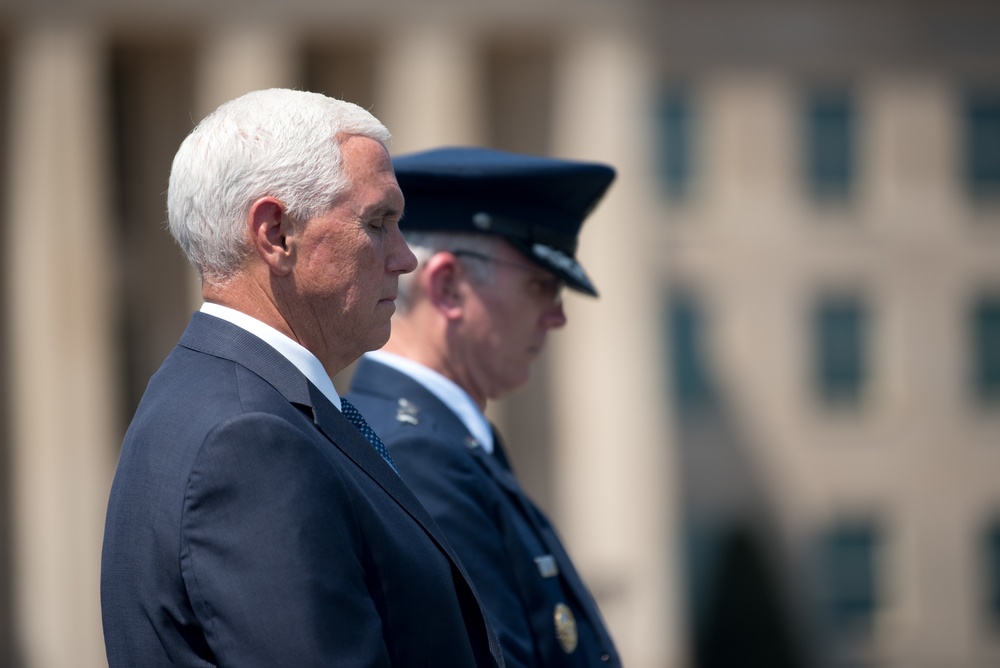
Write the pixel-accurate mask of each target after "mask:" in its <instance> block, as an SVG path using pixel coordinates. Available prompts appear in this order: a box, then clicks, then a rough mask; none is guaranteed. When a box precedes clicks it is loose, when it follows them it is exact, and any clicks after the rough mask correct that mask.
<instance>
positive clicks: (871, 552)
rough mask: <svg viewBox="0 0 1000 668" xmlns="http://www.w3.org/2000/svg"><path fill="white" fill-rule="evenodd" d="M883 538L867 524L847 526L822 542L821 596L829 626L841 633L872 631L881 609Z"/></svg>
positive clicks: (827, 535)
mask: <svg viewBox="0 0 1000 668" xmlns="http://www.w3.org/2000/svg"><path fill="white" fill-rule="evenodd" d="M878 550H879V537H878V535H877V533H876V530H875V527H873V526H872V525H871V524H870V523H867V522H854V523H844V524H840V525H837V526H834V527H832V528H831V529H829V530H828V531H827V532H826V533H825V534H824V535H823V536H821V538H820V544H819V551H820V554H819V568H820V594H821V597H822V598H821V601H822V605H823V608H824V612H825V613H826V614H825V617H826V620H827V622H828V623H829V624H830V625H831V626H832V627H833V628H834V629H837V630H839V631H846V632H866V631H870V630H871V625H872V622H873V621H874V616H875V612H876V610H877V608H878V563H877V560H878Z"/></svg>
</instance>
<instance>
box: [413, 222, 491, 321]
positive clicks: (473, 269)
mask: <svg viewBox="0 0 1000 668" xmlns="http://www.w3.org/2000/svg"><path fill="white" fill-rule="evenodd" d="M403 237H404V238H405V239H406V243H407V245H409V247H410V250H411V251H412V252H413V254H414V255H415V256H416V257H417V269H416V271H413V272H411V273H409V274H403V275H402V276H400V277H399V287H398V290H397V293H396V309H397V313H400V314H401V315H402V314H406V313H407V312H408V311H409V310H410V308H412V307H413V302H414V299H415V295H414V285H415V284H416V281H415V278H416V276H417V274H419V273H420V272H422V271H423V269H424V265H425V264H426V263H427V261H428V260H430V259H431V258H432V257H434V256H435V255H437V254H438V253H443V252H452V251H457V250H467V251H472V252H474V253H480V254H482V255H492V253H493V251H494V250H496V247H497V244H500V243H504V241H503V240H502V239H500V238H499V237H495V236H491V235H488V234H474V233H461V232H459V233H454V232H404V233H403ZM467 266H468V270H469V273H470V274H471V276H472V277H473V279H474V280H476V281H478V282H479V283H481V284H482V283H489V282H490V281H492V280H493V263H492V262H470V263H468V265H467Z"/></svg>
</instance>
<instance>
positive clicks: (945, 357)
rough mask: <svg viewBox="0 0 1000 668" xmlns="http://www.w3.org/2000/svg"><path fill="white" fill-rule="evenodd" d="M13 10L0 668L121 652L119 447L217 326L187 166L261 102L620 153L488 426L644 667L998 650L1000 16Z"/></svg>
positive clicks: (0, 394)
mask: <svg viewBox="0 0 1000 668" xmlns="http://www.w3.org/2000/svg"><path fill="white" fill-rule="evenodd" d="M11 2H12V0H0V37H2V38H3V39H2V40H0V123H2V127H3V128H4V131H3V132H2V133H0V155H2V156H3V157H4V160H3V162H2V165H0V196H2V201H3V203H4V214H5V216H4V220H3V225H4V228H3V229H4V232H5V234H4V235H3V238H4V239H5V240H6V241H7V243H6V248H5V255H4V263H3V267H4V272H5V273H4V279H3V283H2V285H3V290H2V291H0V309H2V313H3V325H4V326H3V328H2V330H0V350H2V351H3V355H2V357H0V378H2V379H3V381H4V382H3V383H2V384H0V425H2V429H0V463H2V468H0V471H2V476H0V488H2V490H3V493H2V495H0V546H2V549H0V666H10V667H11V668H63V667H67V668H69V667H73V668H90V667H98V666H102V665H105V661H104V656H103V641H102V637H101V629H100V615H99V601H98V592H97V577H98V567H99V556H100V541H101V533H102V526H103V516H104V505H105V502H106V499H107V492H108V487H109V485H110V480H111V476H112V475H113V471H114V465H115V460H116V458H117V455H118V450H119V444H120V441H121V436H122V434H123V433H124V429H125V426H126V425H127V423H128V420H129V417H130V416H131V413H132V411H133V410H134V407H135V404H136V402H137V401H138V397H139V396H140V395H141V392H142V389H143V387H144V385H145V382H146V379H147V378H148V376H149V374H150V373H152V371H154V370H155V369H156V367H157V366H158V365H159V363H160V361H161V360H162V358H163V357H164V356H165V355H166V354H167V352H168V351H169V350H170V348H171V347H172V346H173V344H174V342H175V341H176V339H177V337H178V336H179V334H180V332H181V331H182V329H183V327H184V325H185V324H186V322H187V319H188V317H189V314H190V312H191V311H192V310H194V309H195V308H197V306H198V304H199V299H198V296H197V289H196V285H195V279H194V276H193V274H192V272H191V270H190V269H189V268H188V267H187V266H186V264H185V263H184V261H183V260H182V259H181V256H180V254H179V252H178V251H177V250H176V249H175V248H174V246H173V243H172V242H171V240H170V238H169V235H168V234H167V233H166V232H165V230H164V227H163V221H164V220H165V212H164V190H165V187H166V180H167V174H168V170H169V165H170V160H171V159H172V156H173V152H174V150H175V149H176V147H177V145H178V144H179V143H180V141H181V140H182V139H183V137H184V136H185V135H186V133H187V132H188V131H189V130H190V129H191V127H193V124H194V123H195V122H197V120H198V119H200V118H201V117H202V116H203V115H204V114H205V113H207V112H208V111H210V110H211V109H213V108H214V107H215V106H217V105H218V104H219V103H221V102H222V101H224V100H226V99H229V98H231V97H234V96H236V95H238V94H240V93H242V92H244V91H247V90H251V89H255V88H262V87H268V86H293V87H301V88H309V89H312V90H318V91H321V92H324V93H327V94H330V95H335V96H338V97H344V98H345V99H349V100H352V101H354V102H357V103H359V104H361V105H362V106H365V107H368V108H370V109H372V111H373V112H374V113H375V114H376V115H377V116H378V117H379V118H380V119H382V120H383V121H384V122H385V123H386V124H387V125H388V126H389V128H390V130H391V131H392V132H393V134H394V140H393V144H392V147H391V148H392V151H393V152H394V153H402V152H405V151H409V150H414V149H420V148H426V147H431V146H436V145H441V144H458V143H471V144H482V145H491V146H495V147H498V148H504V149H510V150H518V151H524V152H530V153H542V154H549V155H557V156H562V157H576V158H585V159H595V160H602V161H606V162H610V163H612V164H614V165H615V166H616V167H617V168H618V170H619V178H618V180H617V182H616V183H615V185H614V186H613V187H612V190H611V191H610V193H609V195H608V197H607V198H606V200H605V201H604V202H603V203H602V204H601V206H600V207H599V208H598V210H597V211H596V213H595V215H594V216H593V217H592V219H591V220H590V221H589V222H588V223H587V225H586V226H585V228H584V234H583V238H582V243H581V253H580V255H581V258H582V260H583V262H584V264H585V265H586V266H587V267H588V270H589V272H590V273H591V275H592V276H593V277H594V279H595V281H596V282H597V285H598V288H599V290H600V291H601V294H602V296H601V299H599V300H597V301H591V300H585V299H582V298H580V299H577V298H574V297H572V296H571V297H570V298H569V300H568V303H567V311H568V316H569V319H570V324H569V326H568V327H567V329H566V330H565V331H564V332H560V333H558V334H556V335H555V336H553V337H552V338H551V340H550V349H549V350H548V351H547V353H546V355H545V357H544V359H543V360H542V364H541V366H540V368H539V369H538V373H537V374H536V378H535V379H534V381H533V383H532V385H531V386H530V387H529V388H528V389H527V390H525V391H524V392H522V393H519V394H518V395H515V396H514V397H512V398H510V399H509V400H507V401H505V402H503V403H502V404H501V405H498V406H497V407H496V409H495V415H494V417H495V419H496V420H497V421H498V422H500V423H501V427H502V429H503V430H504V432H505V440H506V441H507V442H508V443H510V445H511V448H512V450H513V453H512V454H513V458H514V464H515V467H516V468H517V469H518V470H519V471H520V472H521V475H522V477H523V478H524V479H525V482H526V485H527V486H528V487H529V488H530V489H531V490H532V491H533V492H534V494H535V496H536V497H537V498H538V499H539V501H540V502H541V504H542V505H543V506H544V507H546V508H547V509H548V510H549V511H550V513H551V514H552V515H553V517H554V519H555V521H556V524H557V525H558V526H559V527H560V529H561V533H562V534H563V537H564V539H565V540H566V543H567V544H568V546H569V548H570V550H571V552H572V553H573V554H574V556H575V557H576V559H577V561H578V564H579V566H580V568H581V571H582V572H583V573H584V575H585V577H586V578H587V579H588V581H589V582H590V583H591V585H592V587H593V589H594V592H595V594H596V596H597V597H598V599H599V602H600V604H601V606H602V609H603V610H604V612H605V614H606V616H607V618H608V622H609V625H610V626H611V628H612V631H613V633H614V634H615V636H616V639H617V641H618V643H619V645H620V649H621V652H622V655H623V658H624V659H625V661H626V662H627V664H628V665H630V666H633V667H634V668H660V667H667V668H682V667H685V666H691V667H715V666H751V667H752V666H768V667H772V666H779V667H780V666H819V667H825V666H838V667H839V666H872V667H876V666H878V667H882V666H884V667H899V668H914V667H917V668H919V667H922V666H926V667H932V666H934V667H937V666H947V667H948V668H965V667H969V668H971V667H973V666H976V667H978V666H983V665H993V664H996V663H1000V637H998V635H997V634H998V631H1000V473H998V472H1000V8H994V6H993V5H992V4H991V3H985V2H967V1H964V0H960V1H957V2H956V1H952V2H938V1H934V2H931V1H917V0H914V1H911V2H902V1H896V2H887V1H877V2H873V3H863V4H862V3H844V2H833V1H830V2H810V3H802V2H784V1H777V0H776V1H772V2H763V1H754V2H729V1H713V2H688V1H682V0H673V1H664V2H652V1H639V0H634V1H631V2H623V1H622V0H546V1H544V2H538V1H537V0H535V1H529V0H523V1H521V0H513V1H510V2H504V3H480V2H471V1H469V2H457V1H452V2H446V1H441V2H431V1H425V2H404V1H401V0H371V1H370V2H367V3H350V2H346V1H343V2H342V1H330V2H320V1H319V0H286V1H285V2H282V3H280V4H278V3H267V2H254V3H246V2H244V3H239V2H225V1H222V0H220V1H218V2H214V3H208V2H193V1H192V0H178V1H177V2H173V3H155V2H152V0H129V1H125V0H86V1H85V2H79V1H77V2H71V1H70V0H33V2H31V3H27V2H24V3H23V4H13V5H12V4H9V3H11ZM349 373H350V372H349V371H348V372H345V374H343V377H338V378H337V379H335V380H336V382H337V385H338V387H340V388H342V389H343V388H344V387H345V383H346V380H347V378H348V376H349Z"/></svg>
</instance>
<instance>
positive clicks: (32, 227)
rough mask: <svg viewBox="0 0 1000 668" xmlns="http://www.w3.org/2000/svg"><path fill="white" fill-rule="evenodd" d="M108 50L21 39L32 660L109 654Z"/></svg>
mask: <svg viewBox="0 0 1000 668" xmlns="http://www.w3.org/2000/svg"><path fill="white" fill-rule="evenodd" d="M103 57H104V51H103V46H102V44H101V42H100V40H99V39H98V38H97V36H95V35H94V34H92V33H90V32H88V31H87V30H86V29H85V28H62V27H50V26H38V27H32V28H27V29H25V30H21V31H19V38H18V40H17V42H16V44H15V45H14V46H13V60H12V63H13V66H12V85H11V96H10V100H11V105H12V108H11V128H12V133H11V156H12V158H11V164H10V166H9V168H8V174H9V179H10V182H9V187H8V189H7V191H8V193H9V195H8V200H7V208H6V214H7V216H6V219H5V221H4V222H5V224H6V225H7V233H6V235H5V237H6V238H7V240H8V243H7V244H6V262H5V263H4V266H5V268H6V270H7V276H6V280H5V281H4V285H5V286H6V289H7V290H8V294H7V298H6V303H7V305H8V312H7V313H6V314H5V316H4V320H5V322H6V323H7V326H8V328H9V330H8V331H9V338H8V341H9V344H10V346H11V359H10V371H11V379H10V381H11V384H10V391H9V395H10V412H9V415H10V419H11V425H10V430H11V442H12V452H11V467H12V472H11V476H10V480H11V482H12V488H13V489H12V492H13V494H12V498H13V507H14V512H13V525H14V530H13V535H14V550H13V561H14V564H13V568H14V581H15V585H14V601H15V603H14V605H15V617H16V622H15V623H16V634H17V637H18V642H19V645H20V649H21V653H22V655H23V657H22V658H23V661H24V664H25V665H26V666H28V667H29V668H34V667H44V668H86V667H90V666H93V667H97V666H106V665H107V663H106V660H105V654H104V642H103V635H102V632H101V621H100V597H99V580H98V574H99V572H100V553H101V541H102V536H103V527H104V514H105V509H106V505H107V498H108V490H109V487H110V481H111V475H112V472H113V469H114V462H115V453H116V452H117V444H118V443H120V442H121V434H120V429H119V424H120V421H119V419H118V415H117V413H116V410H117V407H118V397H117V393H116V390H117V385H116V383H117V381H118V376H119V375H118V372H117V369H116V357H115V354H114V352H115V351H114V348H115V340H114V337H115V317H114V312H113V307H114V289H113V278H114V277H113V275H112V270H111V268H112V267H113V265H114V254H115V252H116V250H115V240H116V237H115V230H114V225H113V223H114V219H113V216H112V215H111V207H110V205H109V198H108V196H107V187H108V176H107V169H106V167H107V164H108V161H107V156H106V155H105V147H106V146H107V145H108V142H107V141H106V133H105V128H104V126H103V124H102V121H103V119H104V118H105V117H106V114H105V113H104V111H105V110H104V109H103V102H104V100H105V99H106V97H107V94H106V91H105V89H104V86H103V84H104V80H105V77H104V74H105V71H104V60H103Z"/></svg>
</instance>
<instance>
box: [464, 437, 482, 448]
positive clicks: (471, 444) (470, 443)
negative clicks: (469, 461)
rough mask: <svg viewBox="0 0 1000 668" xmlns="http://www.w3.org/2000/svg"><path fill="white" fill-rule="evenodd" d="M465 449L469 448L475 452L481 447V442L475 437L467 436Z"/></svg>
mask: <svg viewBox="0 0 1000 668" xmlns="http://www.w3.org/2000/svg"><path fill="white" fill-rule="evenodd" d="M465 447H467V448H468V449H469V450H475V449H476V448H478V447H479V441H477V440H476V439H475V437H474V436H466V437H465Z"/></svg>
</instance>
